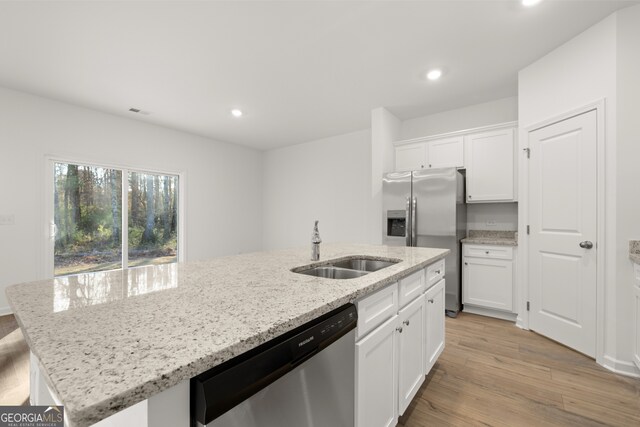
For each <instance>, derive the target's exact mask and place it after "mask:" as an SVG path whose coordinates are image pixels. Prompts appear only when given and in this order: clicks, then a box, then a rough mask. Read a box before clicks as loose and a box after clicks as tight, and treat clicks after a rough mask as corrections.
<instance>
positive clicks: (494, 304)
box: [462, 257, 513, 311]
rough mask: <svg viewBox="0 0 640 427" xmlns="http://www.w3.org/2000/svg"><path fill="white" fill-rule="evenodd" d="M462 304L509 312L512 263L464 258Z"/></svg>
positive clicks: (511, 298) (511, 290)
mask: <svg viewBox="0 0 640 427" xmlns="http://www.w3.org/2000/svg"><path fill="white" fill-rule="evenodd" d="M463 260H464V273H463V277H462V302H463V303H465V304H473V305H476V306H480V307H487V308H495V309H498V310H506V311H511V310H512V308H513V263H512V261H507V260H498V259H488V258H472V257H464V258H463Z"/></svg>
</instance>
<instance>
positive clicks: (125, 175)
mask: <svg viewBox="0 0 640 427" xmlns="http://www.w3.org/2000/svg"><path fill="white" fill-rule="evenodd" d="M56 163H66V164H72V165H79V166H90V167H99V168H107V169H117V170H119V171H121V172H122V221H121V228H122V268H121V269H114V270H109V271H118V270H122V271H126V270H128V269H129V268H138V267H129V204H128V203H126V201H127V200H128V198H129V193H128V191H129V185H128V179H129V172H138V173H148V174H153V175H172V176H177V177H178V225H177V226H178V239H177V245H178V248H177V250H178V262H185V261H186V260H187V239H186V235H187V229H186V221H185V217H186V206H187V198H186V187H187V186H186V181H187V173H186V172H185V171H175V170H173V171H172V170H166V169H154V168H148V167H138V166H134V165H126V164H117V163H109V162H97V161H94V160H91V159H83V158H77V157H73V156H65V155H47V156H45V167H44V170H45V174H44V190H43V191H44V197H43V198H42V199H41V200H43V201H44V209H42V213H43V239H44V242H45V244H44V254H43V256H44V260H43V262H42V274H41V277H42V278H44V279H53V278H55V276H54V269H55V265H54V264H55V263H54V249H55V219H54V207H53V197H54V191H55V188H54V173H55V169H54V167H55V164H56ZM142 267H144V266H142ZM80 274H90V273H80Z"/></svg>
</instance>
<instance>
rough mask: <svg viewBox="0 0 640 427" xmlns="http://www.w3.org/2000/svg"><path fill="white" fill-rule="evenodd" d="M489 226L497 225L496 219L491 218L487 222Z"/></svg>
mask: <svg viewBox="0 0 640 427" xmlns="http://www.w3.org/2000/svg"><path fill="white" fill-rule="evenodd" d="M486 224H487V227H495V226H496V222H495V221H494V220H489V221H487V222H486Z"/></svg>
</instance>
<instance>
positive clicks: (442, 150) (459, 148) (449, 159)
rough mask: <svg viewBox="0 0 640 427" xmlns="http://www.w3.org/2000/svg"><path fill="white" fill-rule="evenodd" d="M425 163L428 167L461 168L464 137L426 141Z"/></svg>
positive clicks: (462, 165) (462, 164)
mask: <svg viewBox="0 0 640 427" xmlns="http://www.w3.org/2000/svg"><path fill="white" fill-rule="evenodd" d="M427 165H428V167H430V168H434V169H437V168H463V167H464V137H462V136H456V137H453V138H444V139H437V140H435V141H429V142H427Z"/></svg>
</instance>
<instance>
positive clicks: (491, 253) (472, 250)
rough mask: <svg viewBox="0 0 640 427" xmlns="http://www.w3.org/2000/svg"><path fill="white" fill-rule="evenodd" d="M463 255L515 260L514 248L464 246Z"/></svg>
mask: <svg viewBox="0 0 640 427" xmlns="http://www.w3.org/2000/svg"><path fill="white" fill-rule="evenodd" d="M463 247H464V249H463V252H462V253H463V255H464V256H472V257H478V258H494V259H513V247H511V246H492V245H463Z"/></svg>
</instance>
